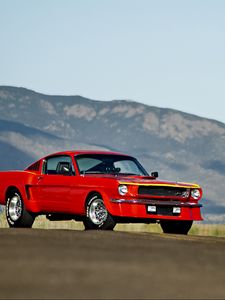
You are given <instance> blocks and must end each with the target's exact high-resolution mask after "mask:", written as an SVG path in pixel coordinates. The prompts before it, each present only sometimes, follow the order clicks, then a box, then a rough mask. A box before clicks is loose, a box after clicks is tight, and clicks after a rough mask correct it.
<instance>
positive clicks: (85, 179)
mask: <svg viewBox="0 0 225 300" xmlns="http://www.w3.org/2000/svg"><path fill="white" fill-rule="evenodd" d="M157 177H158V173H157V172H154V173H152V174H151V176H149V175H148V173H147V172H146V171H145V169H144V168H143V167H142V166H141V164H140V163H139V162H138V161H137V159H135V158H134V157H131V156H128V155H125V154H121V153H115V152H102V151H65V152H60V153H55V154H52V155H49V156H47V157H44V158H42V159H40V160H39V161H37V162H35V163H34V164H32V165H30V166H29V167H28V168H27V169H26V170H24V171H8V172H0V204H3V205H6V217H7V221H8V224H9V226H10V227H31V226H32V224H33V222H34V220H35V217H36V216H38V215H43V214H44V215H46V217H47V219H49V220H52V221H54V220H72V219H74V220H76V221H83V223H84V226H85V228H86V229H111V230H112V229H113V228H114V226H115V225H116V223H132V222H135V223H137V222H139V223H156V222H160V225H161V227H162V229H163V231H164V232H165V233H181V234H187V233H188V231H189V229H190V228H191V226H192V223H193V221H194V220H202V217H201V213H200V207H201V204H199V203H198V201H199V200H200V199H201V197H202V189H201V188H200V186H199V185H197V184H192V183H180V182H169V181H161V180H157V179H156V178H157Z"/></svg>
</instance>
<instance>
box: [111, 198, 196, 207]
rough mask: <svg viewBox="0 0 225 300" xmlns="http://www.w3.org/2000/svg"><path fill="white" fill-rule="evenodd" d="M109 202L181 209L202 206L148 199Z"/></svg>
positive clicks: (113, 200) (112, 200)
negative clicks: (179, 207)
mask: <svg viewBox="0 0 225 300" xmlns="http://www.w3.org/2000/svg"><path fill="white" fill-rule="evenodd" d="M110 202H112V203H117V204H124V203H125V204H142V205H143V204H144V205H156V206H157V205H158V206H182V207H202V204H196V203H194V202H182V201H174V200H167V201H163V200H150V199H131V200H127V199H110Z"/></svg>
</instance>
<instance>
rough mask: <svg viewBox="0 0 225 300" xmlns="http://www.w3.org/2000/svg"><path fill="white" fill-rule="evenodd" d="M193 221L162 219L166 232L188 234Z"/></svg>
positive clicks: (163, 228) (162, 225) (161, 223)
mask: <svg viewBox="0 0 225 300" xmlns="http://www.w3.org/2000/svg"><path fill="white" fill-rule="evenodd" d="M192 223H193V221H161V222H160V225H161V227H162V230H163V232H164V233H175V234H188V231H189V230H190V229H191V226H192Z"/></svg>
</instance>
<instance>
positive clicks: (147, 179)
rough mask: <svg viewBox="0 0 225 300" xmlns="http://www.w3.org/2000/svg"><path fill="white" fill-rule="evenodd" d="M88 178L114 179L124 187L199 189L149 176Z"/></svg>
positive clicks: (103, 175)
mask: <svg viewBox="0 0 225 300" xmlns="http://www.w3.org/2000/svg"><path fill="white" fill-rule="evenodd" d="M86 176H88V177H98V178H109V179H115V180H117V181H118V182H119V184H125V185H142V186H170V187H180V188H182V187H183V188H200V186H199V185H198V184H195V183H188V182H177V181H166V180H156V179H155V178H154V177H151V176H123V175H119V174H116V175H113V174H87V175H86Z"/></svg>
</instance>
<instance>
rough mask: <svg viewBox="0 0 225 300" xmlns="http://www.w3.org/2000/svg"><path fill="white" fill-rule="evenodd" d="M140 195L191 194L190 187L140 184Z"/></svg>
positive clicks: (185, 195) (174, 195)
mask: <svg viewBox="0 0 225 300" xmlns="http://www.w3.org/2000/svg"><path fill="white" fill-rule="evenodd" d="M138 194H139V195H148V196H164V197H182V198H187V197H188V196H189V189H186V188H179V187H168V186H140V187H139V189H138Z"/></svg>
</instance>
